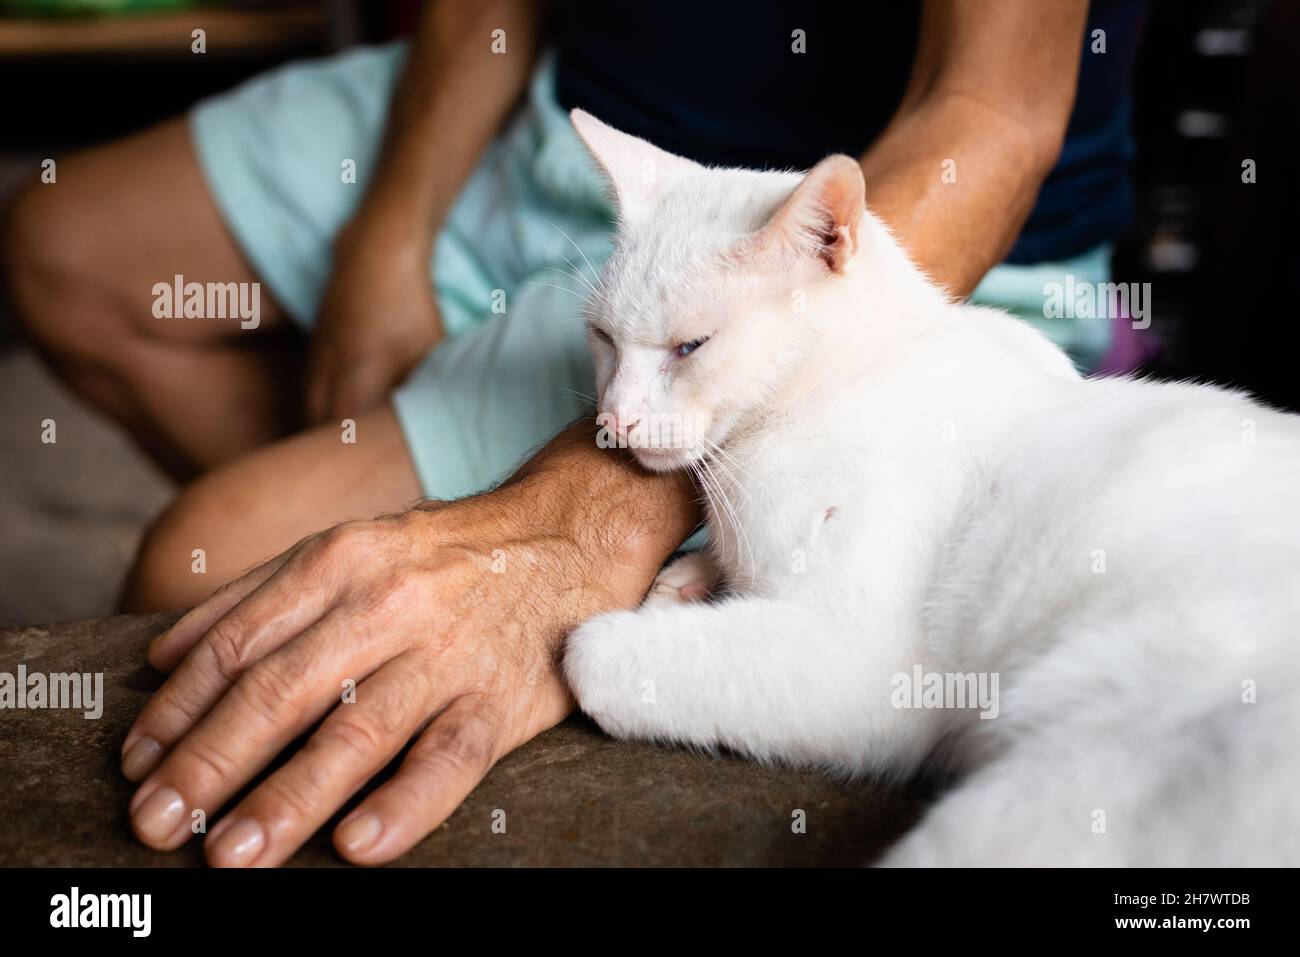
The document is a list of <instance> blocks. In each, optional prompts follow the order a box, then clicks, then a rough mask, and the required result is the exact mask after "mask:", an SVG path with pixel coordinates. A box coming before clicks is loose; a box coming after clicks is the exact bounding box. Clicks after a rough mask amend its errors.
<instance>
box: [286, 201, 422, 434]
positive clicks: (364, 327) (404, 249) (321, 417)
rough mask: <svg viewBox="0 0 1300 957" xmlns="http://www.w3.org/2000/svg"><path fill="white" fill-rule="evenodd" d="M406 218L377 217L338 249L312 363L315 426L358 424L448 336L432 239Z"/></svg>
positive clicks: (349, 233) (359, 224)
mask: <svg viewBox="0 0 1300 957" xmlns="http://www.w3.org/2000/svg"><path fill="white" fill-rule="evenodd" d="M403 222H404V219H403V218H402V217H397V216H392V217H385V216H384V215H382V214H381V213H374V212H369V213H368V214H367V215H366V216H364V217H362V218H359V219H358V220H356V221H354V222H353V223H352V224H351V225H350V226H349V227H348V228H347V229H345V230H344V231H343V234H342V235H341V236H340V237H339V240H338V242H337V243H336V244H335V256H334V272H333V275H332V276H331V278H330V283H329V286H328V288H327V289H326V291H325V296H324V299H323V301H322V304H321V310H320V317H319V319H318V321H317V325H316V331H315V335H314V336H313V337H312V343H311V351H310V353H309V357H308V363H307V416H308V418H309V419H310V421H311V422H312V423H313V424H318V423H321V422H325V421H331V420H339V419H343V418H348V417H351V418H355V417H356V416H358V415H359V414H360V413H362V412H363V411H365V410H366V409H368V408H370V407H371V406H374V405H377V404H378V403H380V402H382V401H383V400H384V399H385V398H386V397H387V396H388V394H389V393H390V392H391V391H392V389H393V387H394V386H396V385H397V384H398V382H400V381H401V380H402V379H403V378H404V377H405V376H406V374H407V373H408V372H410V371H411V369H412V368H413V367H414V366H415V364H416V363H417V362H419V361H420V359H421V358H422V357H423V356H424V355H425V353H427V352H428V351H429V350H430V349H432V348H433V347H434V346H435V345H437V343H438V341H439V340H440V339H441V338H442V331H443V330H442V320H441V317H440V316H439V314H438V306H437V302H436V300H435V299H434V295H433V287H432V285H431V283H430V279H429V255H428V248H429V240H428V238H427V237H425V236H422V235H421V233H420V232H419V230H418V229H417V230H414V231H407V232H403V225H402V224H403Z"/></svg>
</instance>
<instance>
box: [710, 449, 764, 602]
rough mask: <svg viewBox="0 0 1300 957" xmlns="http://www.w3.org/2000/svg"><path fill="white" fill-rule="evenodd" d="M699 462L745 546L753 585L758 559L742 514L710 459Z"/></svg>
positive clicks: (737, 537)
mask: <svg viewBox="0 0 1300 957" xmlns="http://www.w3.org/2000/svg"><path fill="white" fill-rule="evenodd" d="M699 462H700V466H701V467H702V468H703V470H704V472H705V474H707V475H709V477H710V479H711V480H712V481H711V485H712V491H713V493H714V494H715V495H716V496H717V500H718V504H719V505H721V507H722V509H723V510H724V512H725V513H726V515H727V520H728V521H729V522H730V523H731V526H732V529H733V530H734V533H735V535H736V541H737V544H738V545H743V546H744V549H745V552H746V555H747V558H748V564H749V584H751V585H752V584H753V581H754V574H755V571H756V560H755V557H754V549H753V546H752V545H751V544H750V541H749V535H748V533H746V531H745V526H744V524H743V523H742V522H741V521H740V515H739V513H738V512H737V511H736V507H735V505H734V503H732V502H731V500H730V499H728V498H727V493H726V491H725V490H724V489H723V487H722V482H721V480H720V479H719V478H718V477H717V476H716V475H715V474H713V471H712V469H711V468H710V467H709V462H708V460H707V459H700V460H699Z"/></svg>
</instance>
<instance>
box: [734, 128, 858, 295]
mask: <svg viewBox="0 0 1300 957" xmlns="http://www.w3.org/2000/svg"><path fill="white" fill-rule="evenodd" d="M866 208H867V202H866V184H865V183H864V182H863V179H862V167H860V166H859V165H858V164H857V161H856V160H854V159H853V158H852V157H849V156H845V155H844V154H842V153H839V154H836V155H834V156H828V157H826V159H824V160H822V161H821V162H820V163H818V164H817V165H816V166H814V167H813V168H812V169H811V170H809V171H808V174H807V175H806V176H804V178H803V182H801V183H800V184H799V185H798V186H797V187H795V191H794V192H793V193H791V194H790V198H789V199H787V200H786V201H785V203H784V204H782V206H781V208H780V209H778V210H777V211H776V214H775V215H774V216H773V217H772V218H771V220H769V221H768V224H767V225H766V226H764V227H763V228H762V229H761V230H760V231H759V233H758V235H757V236H756V237H755V238H754V240H755V242H756V243H757V246H758V248H760V249H763V250H765V251H770V250H774V249H775V250H778V251H780V252H781V253H784V254H794V255H802V256H807V255H812V256H817V257H819V258H820V259H822V260H823V261H824V262H825V263H826V265H827V266H829V267H830V268H831V270H832V271H834V272H839V273H842V272H844V270H845V268H846V266H847V265H848V262H849V260H850V259H852V258H853V254H854V253H855V252H856V251H857V249H858V238H859V233H860V231H861V229H862V217H863V214H864V213H865V212H866Z"/></svg>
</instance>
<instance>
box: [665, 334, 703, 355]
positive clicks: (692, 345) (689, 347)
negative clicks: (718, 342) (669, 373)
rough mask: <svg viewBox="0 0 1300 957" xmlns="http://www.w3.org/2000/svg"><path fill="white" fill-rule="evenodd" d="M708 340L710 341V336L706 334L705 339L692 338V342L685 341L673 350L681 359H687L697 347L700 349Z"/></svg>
mask: <svg viewBox="0 0 1300 957" xmlns="http://www.w3.org/2000/svg"><path fill="white" fill-rule="evenodd" d="M708 341H709V337H708V336H705V337H704V338H703V339H692V340H691V341H690V342H683V343H682V344H681V345H679V346H678V347H677V348H676V349H674V350H673V355H675V356H676V357H677V358H679V359H685V358H686V357H687V356H689V355H690V354H691V353H692V352H694V351H695V350H696V349H698V348H699V347H700V346H702V345H704V343H706V342H708Z"/></svg>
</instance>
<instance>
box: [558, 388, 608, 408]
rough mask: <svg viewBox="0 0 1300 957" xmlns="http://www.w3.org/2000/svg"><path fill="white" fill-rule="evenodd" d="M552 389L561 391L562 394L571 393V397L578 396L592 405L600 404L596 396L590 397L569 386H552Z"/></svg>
mask: <svg viewBox="0 0 1300 957" xmlns="http://www.w3.org/2000/svg"><path fill="white" fill-rule="evenodd" d="M551 388H552V389H559V390H560V391H561V392H567V393H569V395H572V396H576V397H577V398H579V399H582V400H583V401H585V402H590V403H591V404H592V405H596V404H597V403H598V402H599V400H598V399H597V398H596V397H595V396H594V395H588V394H587V393H585V392H579V391H578V390H577V389H570V388H569V387H567V386H563V385H553V386H551Z"/></svg>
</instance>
